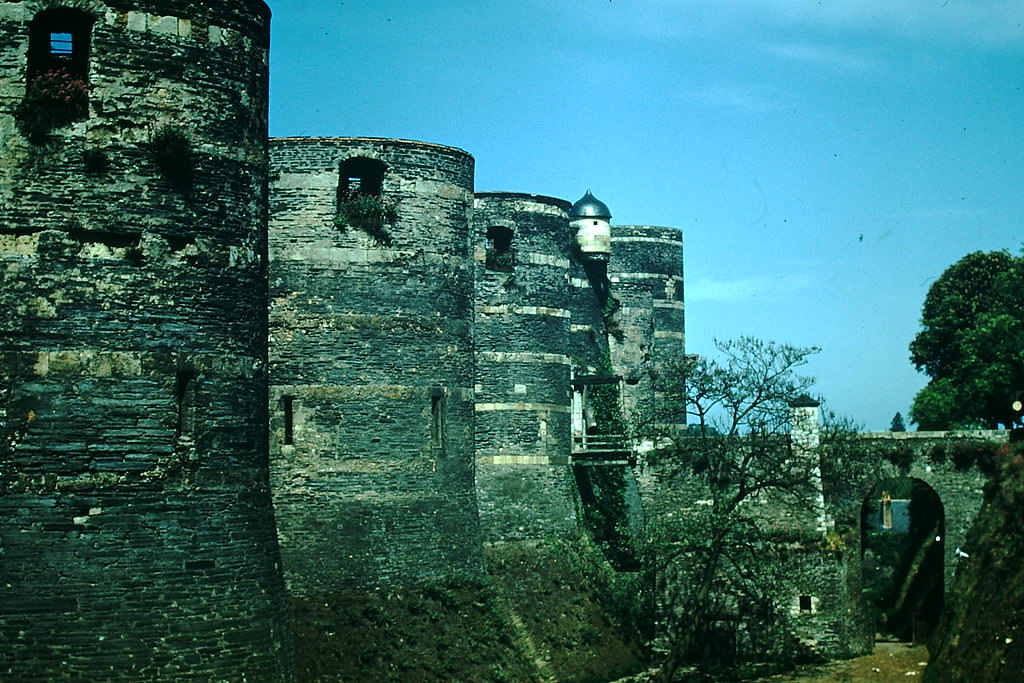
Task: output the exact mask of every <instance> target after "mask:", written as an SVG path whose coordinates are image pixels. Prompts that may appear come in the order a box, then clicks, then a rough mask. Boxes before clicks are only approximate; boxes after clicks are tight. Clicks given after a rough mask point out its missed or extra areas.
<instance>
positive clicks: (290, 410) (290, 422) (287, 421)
mask: <svg viewBox="0 0 1024 683" xmlns="http://www.w3.org/2000/svg"><path fill="white" fill-rule="evenodd" d="M281 409H282V410H283V411H284V445H285V446H291V445H293V444H294V443H295V397H293V396H282V397H281Z"/></svg>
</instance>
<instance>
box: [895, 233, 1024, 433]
mask: <svg viewBox="0 0 1024 683" xmlns="http://www.w3.org/2000/svg"><path fill="white" fill-rule="evenodd" d="M921 328H922V329H921V331H920V332H919V333H918V334H917V336H916V337H915V338H914V340H913V341H912V342H911V344H910V354H911V360H912V361H913V363H914V365H915V366H916V367H917V369H918V370H919V371H921V372H924V373H925V374H926V375H928V376H929V377H930V378H931V380H930V381H929V383H928V384H927V385H926V386H925V387H924V388H923V389H922V390H921V391H920V392H919V393H918V394H917V396H916V397H915V399H914V405H913V407H912V408H911V419H912V420H913V421H914V422H915V423H916V424H917V425H918V427H919V428H920V429H954V428H969V427H984V428H988V429H996V428H998V427H999V425H1003V426H1005V427H1008V428H1009V427H1012V426H1013V424H1014V422H1015V421H1018V416H1017V415H1015V413H1014V411H1013V407H1012V404H1013V401H1014V399H1015V398H1016V397H1017V395H1018V394H1019V393H1020V392H1021V390H1024V256H1022V257H1014V256H1012V255H1010V254H1009V252H1006V251H995V252H988V253H986V252H974V253H972V254H968V255H967V256H965V257H963V258H962V259H960V260H959V261H957V262H956V263H955V264H953V265H952V266H950V267H949V268H948V269H947V270H946V271H945V272H944V273H943V274H942V275H941V276H940V277H939V279H938V280H936V281H935V283H934V284H932V286H931V288H930V289H929V290H928V295H927V297H926V298H925V302H924V307H923V310H922V313H921Z"/></svg>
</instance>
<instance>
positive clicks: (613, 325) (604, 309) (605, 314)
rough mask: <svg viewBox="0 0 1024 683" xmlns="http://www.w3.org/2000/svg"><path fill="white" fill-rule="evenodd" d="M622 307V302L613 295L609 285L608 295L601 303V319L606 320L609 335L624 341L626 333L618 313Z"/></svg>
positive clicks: (606, 329)
mask: <svg viewBox="0 0 1024 683" xmlns="http://www.w3.org/2000/svg"><path fill="white" fill-rule="evenodd" d="M621 308H622V304H620V303H619V300H618V299H616V298H615V297H614V296H612V292H611V286H610V285H609V287H608V291H607V296H606V298H605V300H604V303H603V304H601V320H602V321H603V322H604V330H605V332H606V333H607V334H608V336H610V337H613V338H615V339H616V340H617V341H622V340H623V338H625V336H626V333H625V332H624V331H623V329H622V326H621V325H620V324H619V320H618V318H617V317H616V314H617V313H618V312H619V309H621Z"/></svg>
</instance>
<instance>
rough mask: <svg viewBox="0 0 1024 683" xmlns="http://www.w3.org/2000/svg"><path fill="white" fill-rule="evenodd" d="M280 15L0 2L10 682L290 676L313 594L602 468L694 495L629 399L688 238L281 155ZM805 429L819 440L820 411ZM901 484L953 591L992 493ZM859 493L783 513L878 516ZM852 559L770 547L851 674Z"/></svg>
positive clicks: (1, 515)
mask: <svg viewBox="0 0 1024 683" xmlns="http://www.w3.org/2000/svg"><path fill="white" fill-rule="evenodd" d="M269 28H270V12H269V9H268V8H267V7H266V5H265V4H264V3H263V2H262V1H261V0H223V1H220V2H199V3H197V2H193V1H192V0H148V1H146V2H142V1H141V0H26V1H19V0H9V1H8V2H4V3H0V311H2V312H3V315H2V318H0V325H2V333H0V375H2V380H0V382H2V383H0V390H2V393H0V400H2V402H3V403H2V405H0V409H2V410H0V419H2V424H0V643H2V644H0V673H2V674H5V675H7V676H8V677H11V678H13V679H27V678H40V677H41V678H82V679H104V678H110V677H115V678H135V679H154V678H162V679H166V678H176V677H197V678H209V679H238V678H246V677H247V678H257V679H266V680H288V679H289V678H291V676H292V671H291V667H290V663H289V654H288V649H289V644H288V636H287V635H286V633H287V614H286V612H287V608H286V599H287V598H288V597H289V596H291V597H293V598H294V597H299V598H312V597H315V596H316V595H319V594H322V593H329V592H330V591H332V590H339V589H341V588H346V589H350V588H357V589H359V588H366V589H374V588H378V587H381V586H389V585H401V584H402V583H406V582H415V581H418V580H420V579H423V578H427V577H436V576H442V575H451V574H464V573H470V574H473V573H479V572H481V571H483V564H484V560H483V548H484V546H485V544H488V543H500V542H507V541H517V540H523V539H526V540H529V539H537V538H543V537H547V536H558V535H562V534H570V533H572V532H573V531H574V530H575V529H577V528H578V527H579V525H580V524H581V520H580V508H581V500H580V497H581V495H585V494H586V491H585V481H586V475H585V474H584V473H585V472H586V471H587V468H588V467H590V466H594V467H597V468H601V467H604V468H606V469H607V468H608V467H609V466H613V467H618V468H620V469H623V471H630V477H631V478H632V480H633V482H634V487H635V491H636V495H637V496H638V497H639V498H641V499H642V501H643V507H644V510H645V513H646V514H647V515H648V516H651V515H654V516H656V515H659V514H674V513H676V512H683V513H684V514H685V513H686V511H687V510H691V509H697V508H699V506H700V500H701V498H702V496H703V493H702V492H701V491H699V490H696V489H689V488H687V487H685V486H678V485H677V482H670V481H668V480H667V479H665V478H663V475H664V473H662V472H659V471H658V470H657V469H656V468H644V467H640V468H637V470H636V473H635V477H634V476H633V473H632V470H631V464H632V462H633V458H634V457H635V456H636V454H635V453H633V452H632V451H631V449H630V448H629V447H628V446H627V445H626V444H625V442H624V440H623V438H622V435H621V433H619V432H620V431H621V426H620V425H616V424H614V423H615V422H616V420H614V419H610V418H609V415H610V414H609V411H608V405H607V404H608V402H607V397H608V396H609V395H610V396H612V397H613V398H614V401H613V402H614V404H615V406H614V408H615V411H613V412H619V411H621V413H622V414H629V413H630V412H633V411H643V410H644V409H645V408H646V407H650V406H652V405H653V404H654V403H655V402H657V401H658V399H659V397H658V394H657V393H656V392H655V391H654V388H653V386H652V378H653V377H654V376H655V375H656V373H657V371H658V369H659V365H660V363H661V362H662V359H664V358H666V357H667V356H671V355H678V354H681V353H682V352H683V350H684V336H683V279H682V239H681V234H680V232H679V231H678V230H674V229H671V228H663V227H652V226H619V225H612V224H611V211H610V210H609V208H608V206H606V205H605V204H604V203H603V202H601V201H600V200H599V199H597V198H596V197H594V195H592V194H591V193H590V192H589V191H588V192H587V193H586V194H585V195H584V196H583V198H582V199H580V200H579V201H577V202H576V203H574V204H571V203H570V202H568V201H564V200H561V199H555V198H551V197H543V196H537V195H530V194H518V193H500V192H477V191H476V190H475V187H474V179H473V173H474V161H473V158H472V157H471V156H470V155H469V154H467V153H466V152H463V151H461V150H458V149H454V148H451V147H446V146H442V145H437V144H431V143H423V142H413V141H406V140H394V139H366V138H286V139H275V140H270V141H269V142H268V139H267V98H268V48H269ZM609 392H610V393H609ZM598 397H604V400H603V402H602V403H601V405H598V404H599V401H598ZM812 403H813V402H812ZM793 409H794V420H793V443H794V448H795V449H796V450H797V452H802V453H804V454H805V455H806V454H807V453H811V452H812V451H813V446H814V444H816V443H817V440H816V439H817V437H816V436H815V434H814V432H815V430H816V429H817V413H816V411H817V408H816V405H811V404H800V403H798V404H796V405H794V408H793ZM798 431H799V432H800V433H799V434H798V433H797V432H798ZM873 438H875V440H876V441H886V442H889V441H894V439H895V437H893V435H882V436H879V435H875V437H873ZM922 438H924V437H922ZM900 439H901V441H900V443H901V444H903V441H906V443H911V442H913V443H912V449H916V450H918V451H921V452H922V453H924V452H926V451H927V448H928V444H927V443H925V441H924V440H922V439H919V438H918V435H914V436H913V437H911V435H907V437H906V438H904V437H900ZM914 439H918V440H917V441H914ZM808 444H810V445H808ZM901 447H903V446H902V445H901ZM808 457H811V456H808ZM908 462H909V460H908ZM888 473H889V474H891V475H893V476H898V475H899V474H901V473H902V474H903V475H907V474H909V475H910V476H913V477H915V478H918V479H920V480H922V481H924V482H927V483H928V484H929V485H930V486H932V487H933V488H934V490H935V491H937V492H938V493H939V495H940V497H941V498H942V501H943V504H944V505H945V506H946V508H945V509H946V521H945V535H946V536H947V537H948V538H947V539H946V542H945V546H944V549H943V552H944V553H945V555H946V557H947V561H946V564H945V565H944V572H945V575H946V582H947V583H948V577H949V575H950V574H951V572H952V568H953V567H954V566H955V557H954V556H953V555H952V554H953V552H954V548H955V547H956V546H957V544H962V543H963V539H964V538H965V536H966V533H967V529H968V527H969V525H970V521H971V519H973V515H974V514H975V512H976V510H977V508H978V505H979V504H980V495H979V491H980V488H981V486H982V483H983V481H984V477H983V475H980V474H979V473H977V472H972V473H967V474H965V473H963V472H960V471H959V470H956V469H955V468H954V467H953V466H952V465H951V464H949V463H943V464H940V463H938V462H936V463H935V464H934V466H932V465H926V464H925V462H924V460H923V459H918V460H917V461H915V464H914V465H913V466H912V467H911V465H909V464H907V465H906V467H904V468H903V470H902V471H901V470H900V469H899V468H896V467H895V466H894V467H891V468H889V472H888ZM875 483H877V482H876V481H867V480H865V481H858V482H853V483H851V484H850V485H851V488H853V489H856V490H857V491H861V492H866V491H868V490H869V489H871V487H872V486H873V485H874V484H875ZM819 493H822V488H821V486H820V482H819ZM825 493H827V492H825ZM852 499H855V500H854V503H852V505H855V506H856V509H854V508H852V507H850V508H848V509H846V510H845V511H843V510H839V511H838V512H837V510H836V509H835V506H832V507H831V508H829V509H827V510H826V502H825V497H823V495H819V496H818V497H817V499H816V500H810V501H807V505H806V509H805V510H804V513H803V514H802V515H797V516H795V517H788V518H786V519H785V520H783V521H782V522H780V523H779V528H780V529H782V531H783V532H785V533H790V532H793V530H802V532H801V533H809V534H811V535H815V534H817V535H818V536H819V537H821V538H826V536H827V534H828V533H829V532H830V531H834V530H835V529H836V528H837V526H838V525H837V523H836V519H835V517H837V516H843V515H845V518H846V520H847V523H848V525H852V526H850V528H854V529H855V528H856V527H857V525H859V524H860V511H859V505H860V500H861V499H856V496H854V497H853V498H852ZM768 509H769V506H767V505H766V506H765V507H764V510H766V511H767V510H768ZM766 514H767V513H766ZM848 540H849V541H850V543H851V545H850V546H849V547H848V548H846V549H845V550H839V549H837V548H836V547H829V546H828V544H827V543H824V542H823V543H822V544H819V545H813V546H801V547H800V548H799V549H798V551H797V550H794V551H793V552H790V553H789V554H788V555H787V556H786V559H785V560H784V561H780V575H784V577H785V580H784V581H782V583H780V586H782V588H780V591H781V594H780V595H779V596H778V599H777V602H778V603H779V604H781V605H787V606H789V607H788V609H789V610H790V612H791V614H790V615H789V618H790V619H791V625H790V627H789V628H790V630H791V631H792V633H794V634H795V636H796V637H797V638H798V639H799V640H800V642H801V643H803V644H805V645H806V646H807V647H809V648H811V649H812V650H814V651H816V652H819V653H822V654H825V655H830V656H835V655H843V654H849V653H852V652H855V651H858V650H862V649H863V648H864V643H865V640H867V641H868V642H869V641H870V633H869V632H868V631H867V630H866V629H867V627H865V625H864V624H863V623H861V621H860V616H859V607H858V605H859V599H860V598H859V594H860V588H859V586H860V567H859V562H860V550H859V546H858V545H857V544H858V543H859V536H857V535H856V534H855V533H854V534H852V535H850V536H849V539H848ZM734 616H735V615H734ZM729 618H734V617H729ZM723 619H724V617H723ZM734 630H735V629H734ZM743 637H747V636H743ZM751 637H752V636H751ZM739 638H740V636H735V637H734V640H735V642H734V646H735V647H737V648H742V647H745V646H744V645H742V644H738V643H739V640H738V639H739ZM755 646H756V644H751V645H750V647H751V648H752V649H756V647H755Z"/></svg>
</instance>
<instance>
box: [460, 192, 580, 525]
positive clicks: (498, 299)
mask: <svg viewBox="0 0 1024 683" xmlns="http://www.w3.org/2000/svg"><path fill="white" fill-rule="evenodd" d="M568 209H569V203H568V202H565V201H562V200H560V199H552V198H550V197H538V196H535V195H528V194H510V193H480V194H477V195H476V211H475V218H474V221H475V228H474V230H475V235H476V240H475V241H476V253H475V259H476V319H475V340H476V397H477V404H476V458H477V460H476V481H477V496H478V498H479V504H480V518H481V526H482V530H483V534H484V540H485V541H489V542H493V541H505V540H511V539H518V538H542V537H544V536H547V535H551V534H564V533H566V532H568V531H570V530H572V529H575V528H576V494H575V487H574V484H573V481H572V471H571V468H570V467H569V454H570V452H571V447H572V443H571V429H570V427H571V425H570V418H571V415H570V411H571V407H572V402H571V389H570V359H569V353H568V349H569V324H570V320H569V307H568V306H569V301H568V299H569V292H568V288H567V286H566V285H567V280H568V275H569V259H570V253H571V242H570V232H569V230H568V218H567V215H566V212H567V210H568Z"/></svg>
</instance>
